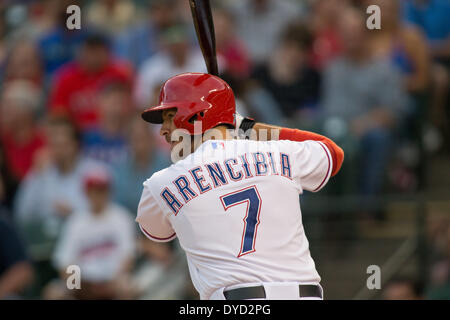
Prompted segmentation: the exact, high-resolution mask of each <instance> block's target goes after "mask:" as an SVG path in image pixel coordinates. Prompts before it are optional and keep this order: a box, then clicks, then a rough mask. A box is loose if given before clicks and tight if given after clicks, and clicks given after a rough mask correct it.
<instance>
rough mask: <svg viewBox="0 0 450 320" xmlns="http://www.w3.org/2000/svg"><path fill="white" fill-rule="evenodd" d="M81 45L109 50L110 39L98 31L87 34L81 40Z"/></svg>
mask: <svg viewBox="0 0 450 320" xmlns="http://www.w3.org/2000/svg"><path fill="white" fill-rule="evenodd" d="M83 45H84V46H86V47H91V48H92V47H103V48H105V49H109V48H110V39H109V38H108V36H107V35H106V34H104V33H102V32H100V31H92V32H89V33H88V34H87V35H86V37H85V38H84V40H83Z"/></svg>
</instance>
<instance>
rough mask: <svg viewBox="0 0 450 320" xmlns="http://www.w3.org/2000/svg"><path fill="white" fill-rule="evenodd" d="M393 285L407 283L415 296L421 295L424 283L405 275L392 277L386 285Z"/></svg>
mask: <svg viewBox="0 0 450 320" xmlns="http://www.w3.org/2000/svg"><path fill="white" fill-rule="evenodd" d="M393 285H408V286H409V287H410V288H411V289H412V291H413V292H414V294H415V295H416V296H421V295H423V293H424V285H423V284H422V282H420V281H418V280H416V279H414V278H411V277H406V276H398V277H395V278H392V279H391V280H390V281H389V282H388V283H387V284H386V287H389V286H393Z"/></svg>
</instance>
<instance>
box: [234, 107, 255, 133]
mask: <svg viewBox="0 0 450 320" xmlns="http://www.w3.org/2000/svg"><path fill="white" fill-rule="evenodd" d="M235 119H236V129H235V136H236V137H238V138H239V139H248V136H247V135H246V133H247V134H248V133H249V132H248V131H249V130H250V129H252V128H253V126H254V124H255V120H253V119H252V118H248V117H244V116H242V115H240V114H239V113H238V112H236V113H235Z"/></svg>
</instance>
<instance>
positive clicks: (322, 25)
mask: <svg viewBox="0 0 450 320" xmlns="http://www.w3.org/2000/svg"><path fill="white" fill-rule="evenodd" d="M346 6H348V0H345V1H342V0H318V1H315V2H314V4H313V8H312V9H313V10H312V15H311V21H310V23H309V25H310V26H311V29H312V32H313V35H314V40H313V45H312V50H311V64H312V66H313V67H315V68H316V69H318V70H322V69H324V68H325V67H326V65H327V64H328V63H329V62H330V61H331V60H333V59H334V58H336V57H337V56H338V55H339V54H340V52H341V50H342V48H341V40H340V39H339V36H338V34H337V22H338V17H339V14H340V12H341V11H342V9H343V8H345V7H346Z"/></svg>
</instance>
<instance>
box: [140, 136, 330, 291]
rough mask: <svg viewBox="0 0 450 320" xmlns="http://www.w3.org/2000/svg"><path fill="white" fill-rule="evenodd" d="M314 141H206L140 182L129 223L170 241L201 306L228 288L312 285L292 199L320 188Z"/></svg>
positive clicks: (320, 151)
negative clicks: (294, 283)
mask: <svg viewBox="0 0 450 320" xmlns="http://www.w3.org/2000/svg"><path fill="white" fill-rule="evenodd" d="M331 162H332V158H331V155H330V152H329V150H328V149H327V147H326V146H325V145H324V144H323V143H321V142H317V141H305V142H294V141H287V140H283V141H251V140H226V141H223V140H215V141H212V140H209V141H206V142H204V143H203V144H202V145H201V146H200V147H199V148H198V149H197V150H196V151H195V152H194V153H192V154H191V155H189V156H188V157H186V158H185V159H183V160H181V161H178V162H177V163H176V164H173V165H172V166H170V167H169V168H166V169H164V170H161V171H159V172H157V173H155V174H153V175H152V177H151V178H150V179H148V180H147V181H145V182H144V190H143V193H142V198H141V201H140V204H139V208H138V216H137V218H136V221H137V222H138V223H139V225H140V227H141V230H142V231H143V233H144V234H145V235H146V236H147V237H149V238H150V239H152V240H154V241H170V240H172V239H174V238H175V237H178V239H179V241H180V245H181V247H182V248H183V249H184V250H185V251H186V256H187V260H188V265H189V271H190V274H191V279H192V282H193V284H194V286H195V288H196V289H197V291H199V293H200V298H201V299H209V298H210V297H211V294H212V293H213V292H214V291H216V290H218V289H220V288H226V287H229V286H232V285H236V284H245V283H261V282H286V281H297V282H302V283H319V282H320V276H319V274H318V273H317V271H316V268H315V264H314V261H313V259H312V258H311V255H310V252H309V244H308V240H307V238H306V236H305V232H304V230H303V225H302V216H301V211H300V203H299V194H302V193H303V190H308V191H313V192H314V191H318V190H320V189H321V188H322V187H323V186H324V185H325V184H326V183H327V181H328V179H329V178H330V175H331V171H332V163H331Z"/></svg>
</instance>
